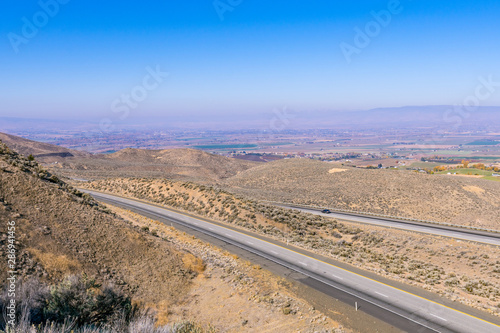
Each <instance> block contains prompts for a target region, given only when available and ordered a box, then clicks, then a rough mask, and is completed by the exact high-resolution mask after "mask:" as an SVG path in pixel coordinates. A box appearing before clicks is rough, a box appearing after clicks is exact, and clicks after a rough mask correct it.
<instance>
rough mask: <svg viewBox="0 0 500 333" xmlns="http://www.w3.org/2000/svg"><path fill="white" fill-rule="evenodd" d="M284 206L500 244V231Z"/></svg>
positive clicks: (370, 222)
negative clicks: (491, 231) (493, 231)
mask: <svg viewBox="0 0 500 333" xmlns="http://www.w3.org/2000/svg"><path fill="white" fill-rule="evenodd" d="M279 206H280V207H283V208H289V209H295V210H299V211H301V212H305V213H311V214H315V215H321V216H326V217H333V218H336V219H339V220H345V221H351V222H358V223H365V224H373V225H378V226H382V227H389V228H395V229H403V230H409V231H416V232H420V233H426V234H433V235H437V236H443V237H450V238H455V239H461V240H466V241H471V242H477V243H485V244H490V245H496V246H500V233H490V232H485V231H479V230H470V229H466V228H459V227H448V226H443V225H438V224H429V223H427V224H426V223H425V222H414V221H399V220H396V219H386V218H382V217H376V216H367V215H358V214H353V213H339V212H335V211H332V212H331V213H329V214H326V213H322V212H321V210H320V209H313V208H302V207H298V206H288V205H279Z"/></svg>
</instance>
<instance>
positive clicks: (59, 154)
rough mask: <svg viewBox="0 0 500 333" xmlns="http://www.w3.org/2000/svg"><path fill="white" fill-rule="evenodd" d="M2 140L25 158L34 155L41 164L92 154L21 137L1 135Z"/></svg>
mask: <svg viewBox="0 0 500 333" xmlns="http://www.w3.org/2000/svg"><path fill="white" fill-rule="evenodd" d="M0 140H1V141H2V142H4V143H5V144H6V145H7V146H9V147H10V148H11V149H13V150H15V151H17V152H19V153H20V154H23V155H25V156H28V155H33V156H34V157H36V158H37V160H38V161H39V162H42V163H52V162H55V161H61V160H62V159H64V158H68V157H84V158H86V157H89V156H90V155H91V154H89V153H86V152H81V151H77V150H72V149H68V148H64V147H60V146H56V145H52V144H49V143H43V142H37V141H32V140H28V139H25V138H21V137H19V136H15V135H10V134H5V133H0Z"/></svg>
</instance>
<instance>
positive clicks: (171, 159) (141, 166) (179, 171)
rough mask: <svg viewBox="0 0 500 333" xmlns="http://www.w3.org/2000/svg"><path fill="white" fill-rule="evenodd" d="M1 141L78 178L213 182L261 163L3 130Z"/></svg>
mask: <svg viewBox="0 0 500 333" xmlns="http://www.w3.org/2000/svg"><path fill="white" fill-rule="evenodd" d="M0 140H2V141H3V142H5V143H6V144H7V145H8V146H9V147H12V149H15V150H16V151H18V152H20V153H21V154H23V155H25V156H28V155H30V154H32V155H33V156H34V157H35V158H36V159H37V161H39V162H40V163H42V164H44V165H46V166H47V167H49V168H50V169H51V170H53V171H55V172H57V173H58V174H60V175H62V176H66V177H70V178H79V179H80V178H82V177H83V178H88V179H95V178H107V177H155V178H157V177H163V178H177V179H186V180H197V181H211V182H213V181H218V180H220V179H224V178H228V177H231V176H234V175H236V174H238V173H240V172H242V171H244V170H247V169H249V168H252V167H254V166H256V165H258V164H259V163H257V162H252V161H245V160H239V159H233V158H228V157H225V156H220V155H214V154H210V153H206V152H203V151H201V150H195V149H167V150H147V149H132V148H127V149H123V150H120V151H118V152H115V153H112V154H109V155H105V154H95V155H94V154H90V153H87V152H81V151H76V150H71V149H68V148H64V147H60V146H56V145H51V144H48V143H42V142H36V141H32V140H28V139H24V138H21V137H18V136H14V135H9V134H3V133H0Z"/></svg>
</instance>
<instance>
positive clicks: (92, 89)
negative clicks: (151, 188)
mask: <svg viewBox="0 0 500 333" xmlns="http://www.w3.org/2000/svg"><path fill="white" fill-rule="evenodd" d="M231 3H232V5H229V4H228V3H227V2H225V1H215V2H213V1H204V2H196V3H178V2H177V3H170V2H164V1H153V2H151V3H148V4H147V5H145V4H142V3H141V4H138V3H121V4H120V6H119V7H116V6H115V5H114V4H103V3H97V2H96V1H87V2H85V3H80V2H76V1H70V2H67V1H59V2H54V1H48V0H47V1H41V2H40V3H38V2H30V3H10V4H9V5H8V6H7V8H6V10H5V11H4V12H3V14H2V15H3V17H2V19H3V20H2V21H3V23H4V24H3V25H2V27H1V28H0V31H1V34H2V36H3V38H2V41H3V42H2V43H1V45H2V47H1V48H0V55H1V56H2V59H4V61H2V63H1V64H0V70H1V71H2V73H4V79H3V80H2V81H1V83H0V89H2V91H3V92H4V94H3V96H2V97H3V98H2V111H1V114H0V116H10V117H29V118H44V119H45V118H73V117H74V118H79V119H82V118H83V119H103V118H110V119H112V120H113V121H114V122H118V121H121V120H123V119H139V118H141V117H164V118H165V119H169V118H171V119H175V118H176V117H178V116H179V115H183V116H184V117H187V118H192V119H193V121H196V119H205V118H211V115H217V116H224V115H231V116H235V115H237V116H239V117H241V118H242V119H245V117H247V116H253V115H254V114H269V113H272V112H273V110H275V109H282V108H285V107H287V108H288V109H291V110H296V112H316V111H317V110H322V111H324V112H335V111H340V110H345V111H351V110H369V109H375V108H380V107H383V108H386V107H398V106H402V105H461V104H464V103H467V101H468V100H467V98H468V97H470V96H475V95H476V93H477V91H478V90H477V87H478V86H480V85H482V86H483V88H482V89H481V90H480V92H481V97H482V98H479V99H478V105H500V94H499V93H498V92H497V90H498V85H499V84H498V83H497V82H500V73H499V72H498V71H499V69H498V68H500V66H498V65H499V57H498V53H499V52H498V51H500V46H499V45H498V43H497V42H496V41H497V38H496V31H497V28H498V22H497V17H496V15H495V13H498V12H499V11H498V10H499V9H500V3H498V2H496V1H483V2H481V3H480V4H478V3H469V2H465V1H441V2H434V1H418V2H417V1H413V2H412V1H408V0H401V1H392V0H391V1H357V2H356V3H341V4H339V3H323V2H320V1H313V2H307V3H306V2H295V3H289V2H283V1H279V2H273V3H268V2H262V1H252V2H250V1H233V2H231ZM167 73H168V75H167ZM485 82H486V83H485ZM485 85H486V86H485ZM127 96H128V97H127ZM134 96H135V97H134ZM483 97H484V98H483ZM469 102H470V100H469ZM472 103H475V101H472Z"/></svg>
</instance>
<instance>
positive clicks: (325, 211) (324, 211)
mask: <svg viewBox="0 0 500 333" xmlns="http://www.w3.org/2000/svg"><path fill="white" fill-rule="evenodd" d="M321 212H322V213H325V214H330V213H331V211H330V210H329V209H323V210H322V211H321Z"/></svg>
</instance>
